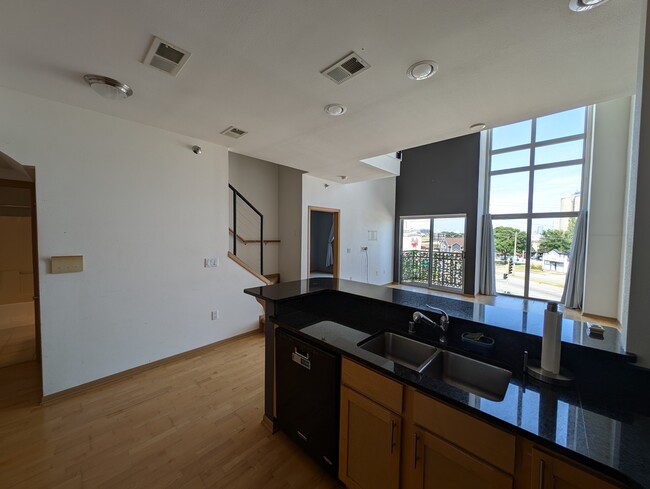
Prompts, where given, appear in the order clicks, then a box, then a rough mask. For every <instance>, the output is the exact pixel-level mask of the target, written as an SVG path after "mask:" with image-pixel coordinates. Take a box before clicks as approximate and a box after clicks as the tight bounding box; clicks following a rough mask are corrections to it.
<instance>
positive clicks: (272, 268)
mask: <svg viewBox="0 0 650 489" xmlns="http://www.w3.org/2000/svg"><path fill="white" fill-rule="evenodd" d="M228 168H229V173H228V180H229V182H230V184H231V185H232V186H233V187H235V188H236V189H237V190H238V191H239V192H240V193H241V194H242V195H243V196H244V197H245V198H246V199H247V200H248V201H249V202H250V203H251V204H253V205H254V206H255V207H256V208H257V210H259V211H260V212H261V213H262V214H263V215H264V239H279V236H280V234H279V230H278V178H279V177H278V173H279V172H278V168H279V166H278V165H276V164H275V163H270V162H268V161H264V160H259V159H257V158H252V157H250V156H245V155H240V154H237V153H232V152H230V153H228ZM231 197H232V195H231ZM240 204H243V203H241V202H240ZM238 205H239V204H238ZM230 208H232V203H231V204H230ZM240 209H241V213H243V215H242V214H241V213H238V217H237V219H238V221H237V234H239V235H240V236H242V237H243V238H244V239H247V240H251V239H259V237H260V236H259V232H260V231H259V220H258V219H259V218H258V216H257V215H256V214H254V212H253V211H252V210H251V209H250V208H249V207H248V206H246V205H245V204H243V205H241V208H240ZM231 221H232V220H231ZM280 245H281V244H280V243H268V244H266V245H264V274H265V275H268V274H270V273H278V270H279V263H278V256H279V249H280ZM259 247H260V245H259V244H257V243H249V244H246V245H244V244H243V243H241V242H239V243H237V256H238V257H239V258H241V259H242V260H244V261H245V262H246V263H248V264H249V265H251V266H253V267H254V268H255V269H256V270H258V271H259V263H260V248H259Z"/></svg>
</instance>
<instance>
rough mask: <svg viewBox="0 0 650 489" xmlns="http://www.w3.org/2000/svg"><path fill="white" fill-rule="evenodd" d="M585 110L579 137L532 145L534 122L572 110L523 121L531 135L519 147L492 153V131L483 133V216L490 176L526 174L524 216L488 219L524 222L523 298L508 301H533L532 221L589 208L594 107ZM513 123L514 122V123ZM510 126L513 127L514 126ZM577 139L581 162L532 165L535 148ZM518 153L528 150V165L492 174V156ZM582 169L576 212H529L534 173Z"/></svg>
mask: <svg viewBox="0 0 650 489" xmlns="http://www.w3.org/2000/svg"><path fill="white" fill-rule="evenodd" d="M583 107H584V108H585V123H584V131H583V132H582V133H581V134H575V135H571V136H563V137H559V138H555V139H549V140H546V141H540V142H536V141H535V136H536V135H537V120H538V119H540V118H542V117H546V116H547V115H554V114H559V113H561V112H566V111H568V110H573V109H567V110H566V111H564V110H563V111H560V112H554V113H551V114H545V115H541V116H536V117H533V118H532V119H526V120H530V121H531V135H530V143H526V144H519V145H515V146H509V147H506V148H499V149H496V150H492V131H493V129H489V130H488V131H487V136H486V138H485V141H486V143H485V144H486V156H487V165H486V179H485V200H484V208H485V209H486V212H487V213H490V188H491V183H492V177H493V176H499V175H508V174H514V173H523V172H528V205H527V212H520V213H504V214H491V213H490V216H491V218H492V220H493V221H495V220H498V221H504V220H515V219H518V220H525V221H526V261H525V277H524V295H523V296H517V295H514V294H506V295H511V296H512V297H522V298H525V299H535V298H534V297H530V261H531V258H530V255H531V253H530V250H531V241H532V224H533V220H534V219H560V218H571V217H577V216H578V214H579V212H580V211H581V210H585V209H587V208H588V204H589V195H588V193H589V192H588V191H589V174H590V170H591V147H592V137H593V124H594V107H593V105H587V106H583ZM577 108H581V107H575V108H574V109H577ZM518 122H523V121H518ZM515 123H516V122H515ZM515 123H513V124H515ZM507 125H509V124H505V125H504V126H507ZM498 127H503V126H498ZM580 139H584V142H583V149H582V158H580V159H574V160H569V161H562V162H555V163H544V164H537V165H536V164H535V153H536V150H537V148H541V147H545V146H551V145H554V144H559V143H565V142H571V141H578V140H580ZM520 150H530V154H529V162H528V165H525V166H519V167H516V168H508V169H503V170H494V171H492V169H491V168H492V156H494V155H499V154H503V153H509V152H513V151H520ZM578 165H581V166H582V178H581V182H580V209H579V210H578V211H572V212H560V211H558V212H533V203H534V188H535V172H537V171H540V170H548V169H552V168H564V167H569V166H578ZM497 294H502V293H500V292H497Z"/></svg>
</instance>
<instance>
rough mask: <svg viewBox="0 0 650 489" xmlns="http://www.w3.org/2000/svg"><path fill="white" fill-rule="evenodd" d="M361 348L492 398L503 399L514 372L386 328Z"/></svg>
mask: <svg viewBox="0 0 650 489" xmlns="http://www.w3.org/2000/svg"><path fill="white" fill-rule="evenodd" d="M358 346H359V348H361V349H362V350H366V351H368V352H370V353H374V354H375V355H379V356H380V357H383V358H385V359H387V360H392V361H393V362H395V363H398V364H400V365H403V366H405V367H408V368H410V369H412V370H415V371H416V372H418V373H421V374H422V375H425V376H427V377H431V378H434V379H437V380H441V381H442V382H444V383H445V384H449V385H452V386H454V387H457V388H458V389H462V390H464V391H466V392H470V393H472V394H476V395H477V396H481V397H484V398H485V399H489V400H491V401H502V400H503V398H504V396H505V394H506V390H507V389H508V384H509V383H510V378H511V377H512V372H510V371H509V370H506V369H504V368H501V367H495V366H494V365H490V364H489V363H484V362H481V361H479V360H474V359H473V358H469V357H466V356H463V355H459V354H457V353H452V352H450V351H447V350H441V349H439V348H436V347H435V346H431V345H428V344H426V343H423V342H421V341H418V340H415V339H413V338H409V337H407V336H402V335H399V334H395V333H391V332H388V331H384V332H382V333H379V334H377V335H375V336H371V337H370V338H369V339H367V340H365V341H363V342H362V343H359V345H358Z"/></svg>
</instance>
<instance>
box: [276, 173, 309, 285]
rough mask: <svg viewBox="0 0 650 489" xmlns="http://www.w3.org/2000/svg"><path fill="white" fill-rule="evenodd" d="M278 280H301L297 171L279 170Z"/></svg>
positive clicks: (299, 191) (298, 181)
mask: <svg viewBox="0 0 650 489" xmlns="http://www.w3.org/2000/svg"><path fill="white" fill-rule="evenodd" d="M278 171H279V182H278V211H279V214H280V216H281V217H280V223H279V231H280V241H282V242H281V243H280V256H279V262H280V280H281V281H282V282H290V281H291V280H300V265H301V240H302V175H303V172H302V171H300V170H294V169H293V168H289V167H286V166H280V167H279V170H278Z"/></svg>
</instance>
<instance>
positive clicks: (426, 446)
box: [409, 427, 513, 489]
mask: <svg viewBox="0 0 650 489" xmlns="http://www.w3.org/2000/svg"><path fill="white" fill-rule="evenodd" d="M412 443H413V447H414V449H413V460H412V466H411V467H412V470H413V471H414V475H413V477H412V478H411V482H410V484H409V489H410V488H412V489H476V488H481V489H512V487H513V478H512V476H510V475H508V474H506V473H504V472H502V471H501V470H499V469H497V468H496V467H493V466H492V465H490V464H488V463H486V462H484V461H483V460H481V459H479V458H477V457H474V456H473V455H471V454H469V453H468V452H466V451H465V450H462V449H460V448H459V447H457V446H455V445H452V444H451V443H449V442H447V441H445V440H443V439H442V438H440V437H438V436H435V435H433V434H431V433H429V432H428V431H426V430H424V429H421V428H418V427H415V429H414V430H413V436H412Z"/></svg>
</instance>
